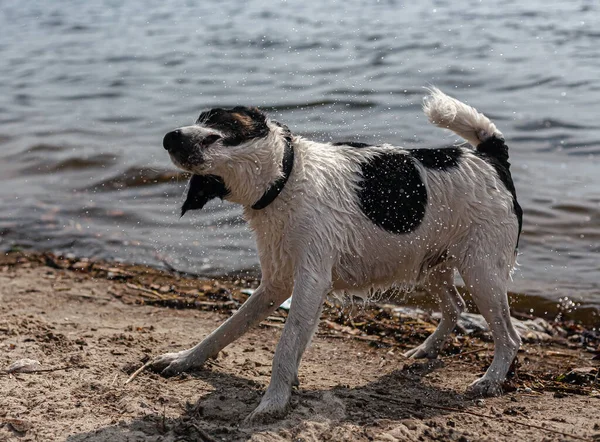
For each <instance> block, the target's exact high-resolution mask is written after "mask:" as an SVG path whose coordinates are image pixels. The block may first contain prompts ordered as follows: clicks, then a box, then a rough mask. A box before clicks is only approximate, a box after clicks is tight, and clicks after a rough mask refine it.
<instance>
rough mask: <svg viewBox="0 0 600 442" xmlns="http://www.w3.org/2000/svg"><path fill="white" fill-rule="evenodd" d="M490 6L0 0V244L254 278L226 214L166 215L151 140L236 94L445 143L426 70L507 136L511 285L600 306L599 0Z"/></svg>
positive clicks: (167, 183) (286, 118)
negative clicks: (518, 216) (513, 250)
mask: <svg viewBox="0 0 600 442" xmlns="http://www.w3.org/2000/svg"><path fill="white" fill-rule="evenodd" d="M497 4H498V2H491V1H475V0H466V1H454V2H450V1H432V0H424V1H419V2H402V1H397V2H396V1H381V2H373V1H359V0H344V1H343V2H317V1H306V2H291V1H290V2H279V1H273V2H270V1H264V0H263V1H260V0H248V1H245V2H240V1H229V0H223V1H220V2H210V1H202V2H200V1H187V2H185V1H160V2H159V1H153V0H144V1H141V0H132V1H127V2H120V1H109V0H88V1H70V2H69V1H61V2H16V1H14V2H13V1H8V2H3V4H2V8H1V10H0V29H2V38H1V39H0V60H1V61H0V180H1V185H0V204H1V207H2V210H1V212H0V240H1V241H2V248H3V249H9V248H11V247H13V248H14V247H21V248H32V249H49V250H54V251H62V252H69V253H74V254H76V255H86V256H96V257H104V258H121V259H126V260H129V261H136V262H144V263H149V264H153V265H162V264H163V263H164V262H168V263H169V264H170V265H172V266H174V267H176V268H178V269H182V270H188V271H193V272H195V273H207V274H222V273H229V272H239V271H240V270H251V271H254V272H255V271H256V269H257V267H258V266H257V259H256V254H255V250H254V246H253V241H252V238H251V234H250V232H249V231H248V229H247V228H246V227H245V225H244V223H243V221H242V220H241V218H240V210H239V208H237V207H235V206H233V205H229V204H227V203H219V202H218V201H213V202H212V203H211V204H210V206H209V207H208V209H207V210H204V211H202V212H198V213H194V214H191V215H189V216H186V217H185V218H183V219H179V216H178V208H179V205H180V203H181V201H182V194H183V191H184V189H185V179H184V177H182V176H179V175H177V172H176V171H175V170H174V168H173V167H172V166H171V164H170V162H169V159H168V157H167V155H166V154H165V152H164V151H163V149H162V147H161V140H162V136H163V134H164V133H166V132H167V131H168V130H170V129H172V128H174V127H176V126H180V125H184V124H188V123H190V122H192V121H193V120H194V119H195V118H196V117H197V115H198V113H199V112H200V110H202V109H205V108H208V107H213V106H217V105H218V106H229V105H238V104H246V105H257V106H260V107H262V108H263V109H266V110H268V111H269V112H270V113H271V114H273V115H274V116H275V117H276V118H277V119H278V120H280V121H282V122H285V123H286V124H288V125H289V126H290V128H291V129H292V130H293V131H295V132H297V133H301V134H304V135H306V136H309V137H313V138H315V139H318V140H340V139H353V140H358V141H364V142H372V143H377V142H383V141H386V142H391V143H394V144H398V145H404V146H407V147H424V146H432V147H433V146H436V147H437V146H442V145H447V144H451V143H453V142H454V141H455V138H454V137H453V136H451V135H449V134H447V133H444V132H443V131H441V130H439V129H436V128H433V127H432V126H430V125H429V124H428V123H427V122H426V120H425V118H423V116H422V113H421V111H420V103H421V99H422V96H423V89H422V86H424V85H428V84H435V85H437V86H439V87H441V88H442V89H444V90H445V91H447V92H450V93H452V94H454V95H456V96H458V97H459V98H460V99H463V100H465V101H467V102H469V103H470V104H473V105H475V106H476V107H478V108H479V109H480V110H482V111H483V112H485V113H486V114H488V115H489V116H490V117H492V118H493V119H494V121H495V122H496V124H497V126H498V127H499V128H500V130H502V132H504V134H505V136H506V138H507V140H508V143H509V146H510V148H511V157H512V163H513V176H514V179H515V183H516V187H517V192H518V195H519V200H520V201H521V205H522V206H523V208H524V209H525V222H524V233H523V236H522V240H521V244H522V245H521V256H520V258H519V261H520V264H521V266H520V267H519V269H518V271H517V273H516V275H515V281H514V283H513V286H512V290H516V291H520V292H523V293H527V294H531V295H535V296H541V297H543V298H545V299H548V300H552V301H553V302H558V301H559V299H560V298H564V297H569V298H570V299H571V300H574V301H575V302H582V303H583V304H585V305H597V306H598V305H600V123H599V121H598V119H599V116H600V104H599V103H600V31H598V23H599V22H600V3H598V2H597V1H591V0H590V1H569V2H565V1H556V0H551V1H541V0H530V1H528V2H517V1H512V2H511V1H506V2H503V3H502V7H501V8H499V7H497ZM563 301H564V299H563Z"/></svg>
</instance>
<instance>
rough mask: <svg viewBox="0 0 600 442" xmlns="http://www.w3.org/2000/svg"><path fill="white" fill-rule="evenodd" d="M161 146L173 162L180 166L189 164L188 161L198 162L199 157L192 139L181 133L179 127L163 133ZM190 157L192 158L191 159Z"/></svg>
mask: <svg viewBox="0 0 600 442" xmlns="http://www.w3.org/2000/svg"><path fill="white" fill-rule="evenodd" d="M163 147H164V148H165V149H166V150H167V152H169V154H170V155H171V159H172V160H173V161H175V164H176V165H179V166H180V167H186V166H189V165H191V164H190V162H193V163H198V162H199V160H200V158H201V157H200V155H199V152H198V148H197V146H195V144H194V142H193V140H191V139H190V137H189V136H187V135H186V134H184V133H182V131H181V130H180V129H176V130H174V131H172V132H169V133H168V134H166V135H165V137H164V138H163ZM192 158H194V160H193V161H192Z"/></svg>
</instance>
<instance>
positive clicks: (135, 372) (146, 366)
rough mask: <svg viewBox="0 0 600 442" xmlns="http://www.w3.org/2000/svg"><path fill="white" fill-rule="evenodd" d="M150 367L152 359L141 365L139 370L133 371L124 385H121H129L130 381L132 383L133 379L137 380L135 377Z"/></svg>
mask: <svg viewBox="0 0 600 442" xmlns="http://www.w3.org/2000/svg"><path fill="white" fill-rule="evenodd" d="M150 365H152V359H150V360H149V361H148V362H146V363H145V364H144V365H142V366H141V367H140V368H138V369H137V370H136V371H134V372H133V373H132V374H131V376H129V378H128V379H127V380H126V381H125V383H124V384H123V385H127V384H129V383H130V382H131V381H133V380H134V379H135V378H137V376H138V375H139V374H140V373H141V372H142V371H144V370H145V369H146V368H148V367H150Z"/></svg>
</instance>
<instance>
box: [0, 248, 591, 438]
mask: <svg viewBox="0 0 600 442" xmlns="http://www.w3.org/2000/svg"><path fill="white" fill-rule="evenodd" d="M0 281H1V284H0V299H1V300H2V302H0V313H1V315H0V349H1V351H0V439H2V440H4V439H6V440H9V441H12V440H15V441H16V440H57V439H61V440H64V439H66V440H69V441H83V440H85V441H113V440H116V441H121V440H123V441H124V440H156V441H158V440H169V441H170V440H173V441H174V440H210V441H214V440H255V441H267V440H297V439H299V438H302V439H304V440H324V439H329V440H342V439H344V438H345V439H347V440H373V439H375V440H426V441H429V440H449V439H455V440H460V438H461V437H463V438H464V439H468V440H515V439H514V438H517V439H521V440H522V439H528V440H540V441H541V440H589V441H593V440H598V438H600V418H599V417H598V413H597V410H598V408H599V407H600V379H599V375H598V372H599V371H600V333H599V332H598V330H594V329H592V328H587V327H584V326H582V325H581V324H580V323H577V322H575V321H572V320H563V321H545V320H543V319H541V318H531V317H528V316H527V315H526V312H525V313H521V314H519V313H518V312H517V314H516V315H515V316H518V317H519V318H520V322H521V323H522V324H524V325H523V327H524V328H522V329H520V333H521V334H522V336H523V337H524V342H525V343H524V345H523V347H522V349H521V351H520V352H519V358H518V364H516V365H515V370H514V373H513V375H512V376H511V378H510V379H509V380H508V381H507V382H506V384H505V390H506V394H505V395H504V396H501V397H498V398H485V399H474V398H469V397H467V396H465V395H464V391H465V388H466V386H467V385H468V384H469V383H470V382H471V381H472V380H474V379H475V378H476V377H477V376H478V374H480V373H482V372H483V370H485V367H486V366H487V365H488V364H489V362H490V361H491V356H492V351H493V345H492V344H491V342H490V337H489V335H488V334H487V332H486V330H485V329H484V328H482V327H481V324H479V323H478V319H477V316H478V315H475V314H471V315H466V316H465V317H464V318H462V320H461V321H462V322H461V323H460V324H459V327H458V328H457V330H456V331H457V333H455V334H453V335H452V338H451V339H450V341H449V342H448V344H447V345H446V347H445V349H444V351H443V352H442V354H441V356H440V358H439V359H437V360H433V361H425V362H423V361H412V360H408V359H407V358H404V357H403V356H402V353H403V352H404V351H405V350H406V349H408V348H411V347H414V346H415V345H418V344H420V343H421V342H422V341H423V340H424V339H425V337H426V336H427V335H428V334H429V333H431V331H433V329H434V328H435V326H436V321H437V319H436V318H437V316H436V314H435V313H429V312H427V311H424V310H420V309H415V308H409V307H400V306H398V305H393V304H383V303H379V304H369V305H367V306H357V305H346V306H343V307H340V306H338V305H334V304H333V303H328V304H327V305H326V308H325V309H324V312H323V315H322V317H321V323H320V326H319V330H318V332H317V334H316V336H315V338H314V340H313V344H312V346H311V347H310V348H309V349H308V350H307V354H306V357H305V358H304V360H303V363H302V365H301V368H300V381H301V383H300V387H299V389H297V390H295V391H294V393H293V399H292V406H291V410H290V413H289V415H288V416H286V417H285V418H284V419H283V420H281V421H279V422H276V423H273V424H270V425H264V426H259V427H252V428H245V427H243V426H240V421H241V420H242V419H243V417H244V416H245V415H247V414H248V413H249V412H250V411H251V409H252V408H253V407H254V406H255V405H256V404H257V403H258V401H259V399H260V396H261V394H262V392H263V391H264V388H265V387H266V385H267V384H268V381H269V376H270V370H271V362H272V355H273V351H274V348H275V344H276V342H277V338H278V335H279V332H280V329H281V328H283V324H284V323H285V320H286V316H287V312H286V311H285V310H284V309H281V308H280V309H278V310H277V311H276V312H275V313H274V314H273V315H272V316H271V317H269V318H268V319H267V320H266V321H264V322H263V323H261V326H260V327H257V328H256V329H253V330H252V331H251V332H249V333H248V334H247V335H245V336H244V337H242V338H241V339H240V340H239V341H238V342H236V343H234V344H232V345H231V346H229V347H228V348H227V349H225V350H224V351H222V352H221V353H220V354H219V356H218V357H217V359H216V360H215V361H211V362H210V363H207V366H206V367H205V368H203V369H201V370H199V371H198V372H194V373H191V374H186V375H182V376H179V377H176V378H170V379H163V378H161V377H160V376H158V375H156V374H153V373H143V374H141V375H140V376H139V377H138V378H136V380H135V381H134V382H132V383H131V384H130V385H127V386H124V385H123V383H124V381H125V379H127V377H128V375H129V374H130V373H131V372H133V371H134V370H135V369H136V368H138V367H139V366H140V365H141V363H142V362H143V361H144V360H146V359H147V358H148V357H151V356H155V355H157V354H160V353H162V352H165V351H173V349H182V348H185V347H188V346H189V345H192V344H194V343H196V342H197V341H198V340H199V339H201V338H202V337H203V336H205V335H206V334H207V333H209V332H210V331H211V330H212V329H214V328H215V327H216V326H218V325H219V324H220V323H221V322H222V321H223V320H224V319H225V318H226V317H228V316H229V315H230V314H231V312H232V311H233V310H235V309H237V308H238V307H239V305H240V304H241V303H242V302H243V301H244V300H245V299H246V298H247V296H248V295H247V289H251V288H253V287H256V285H257V281H256V280H254V279H247V280H239V279H235V278H227V279H198V278H190V277H185V276H181V275H177V274H174V273H172V272H166V271H160V270H157V269H154V268H149V267H145V266H136V265H128V264H117V263H108V262H102V261H90V260H83V259H65V258H60V257H57V256H55V255H52V254H24V253H12V254H5V255H3V256H2V257H1V258H0ZM166 307H168V308H166ZM23 358H28V359H35V360H37V361H38V362H39V363H40V367H41V371H39V372H37V373H13V374H7V373H6V372H5V371H4V370H5V369H6V368H7V367H8V366H9V365H10V364H12V363H14V362H16V361H18V360H21V359H23ZM181 437H183V439H178V438H181ZM128 438H129V439H128Z"/></svg>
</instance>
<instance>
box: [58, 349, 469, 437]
mask: <svg viewBox="0 0 600 442" xmlns="http://www.w3.org/2000/svg"><path fill="white" fill-rule="evenodd" d="M439 365H441V362H440V361H437V362H436V361H431V362H426V363H422V364H413V365H411V366H410V367H408V368H403V369H400V370H395V371H393V372H391V373H389V374H387V375H383V376H382V377H381V378H379V379H377V380H376V381H374V382H371V383H368V384H366V385H363V386H360V387H355V388H351V387H349V386H343V385H340V386H336V387H334V388H332V389H329V390H311V389H303V388H300V389H298V390H296V391H294V393H293V395H292V401H291V407H290V411H289V413H288V414H287V416H286V417H285V418H283V419H282V420H279V421H275V422H272V423H270V424H264V425H253V426H246V425H244V424H243V419H244V418H245V417H246V416H247V415H248V414H250V412H251V411H252V410H253V409H254V408H255V407H256V406H257V405H258V403H259V401H260V398H261V397H262V394H263V393H264V390H263V387H262V386H261V385H259V384H257V383H255V382H253V381H251V380H248V379H244V378H241V377H238V376H235V375H231V374H227V373H223V372H216V371H212V370H211V369H203V370H200V371H198V372H196V373H195V374H194V375H193V376H194V377H196V378H199V379H202V380H203V381H205V382H208V383H210V384H211V385H212V386H213V387H214V390H213V391H212V392H210V393H208V394H206V395H205V396H203V397H202V398H201V399H200V400H198V402H197V403H195V404H188V406H187V409H186V410H184V411H182V414H181V415H180V416H178V417H176V418H167V417H165V416H164V415H162V414H160V413H155V414H148V415H145V416H143V417H141V418H137V419H133V420H132V421H128V422H125V421H123V422H121V423H119V424H117V425H111V426H107V427H103V428H100V429H97V430H94V431H92V432H87V433H80V434H75V435H71V436H69V437H68V438H67V440H68V441H69V442H82V441H96V442H99V441H108V440H110V441H116V442H120V441H131V440H174V441H188V440H190V441H194V440H198V441H214V440H247V439H249V438H251V437H252V435H253V434H254V433H256V432H265V431H272V432H276V433H277V432H281V431H287V430H289V429H291V428H294V427H296V426H298V425H300V423H301V422H307V421H315V422H324V421H329V422H330V423H333V424H332V425H333V427H335V426H337V425H343V424H344V423H349V424H354V425H358V426H364V427H370V426H378V425H380V423H381V421H382V420H390V421H401V420H404V419H411V418H414V419H427V418H431V417H434V416H438V415H440V414H447V413H448V411H446V410H443V409H440V408H431V407H428V404H431V405H435V406H436V407H439V406H442V407H460V408H462V407H464V405H465V397H464V396H463V395H462V394H459V393H457V392H455V391H451V390H445V389H439V388H435V387H432V386H428V385H426V384H424V383H422V382H421V378H422V376H424V375H425V374H426V373H428V372H430V371H432V370H434V369H435V368H437V367H438V366H439ZM467 403H468V402H467Z"/></svg>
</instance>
